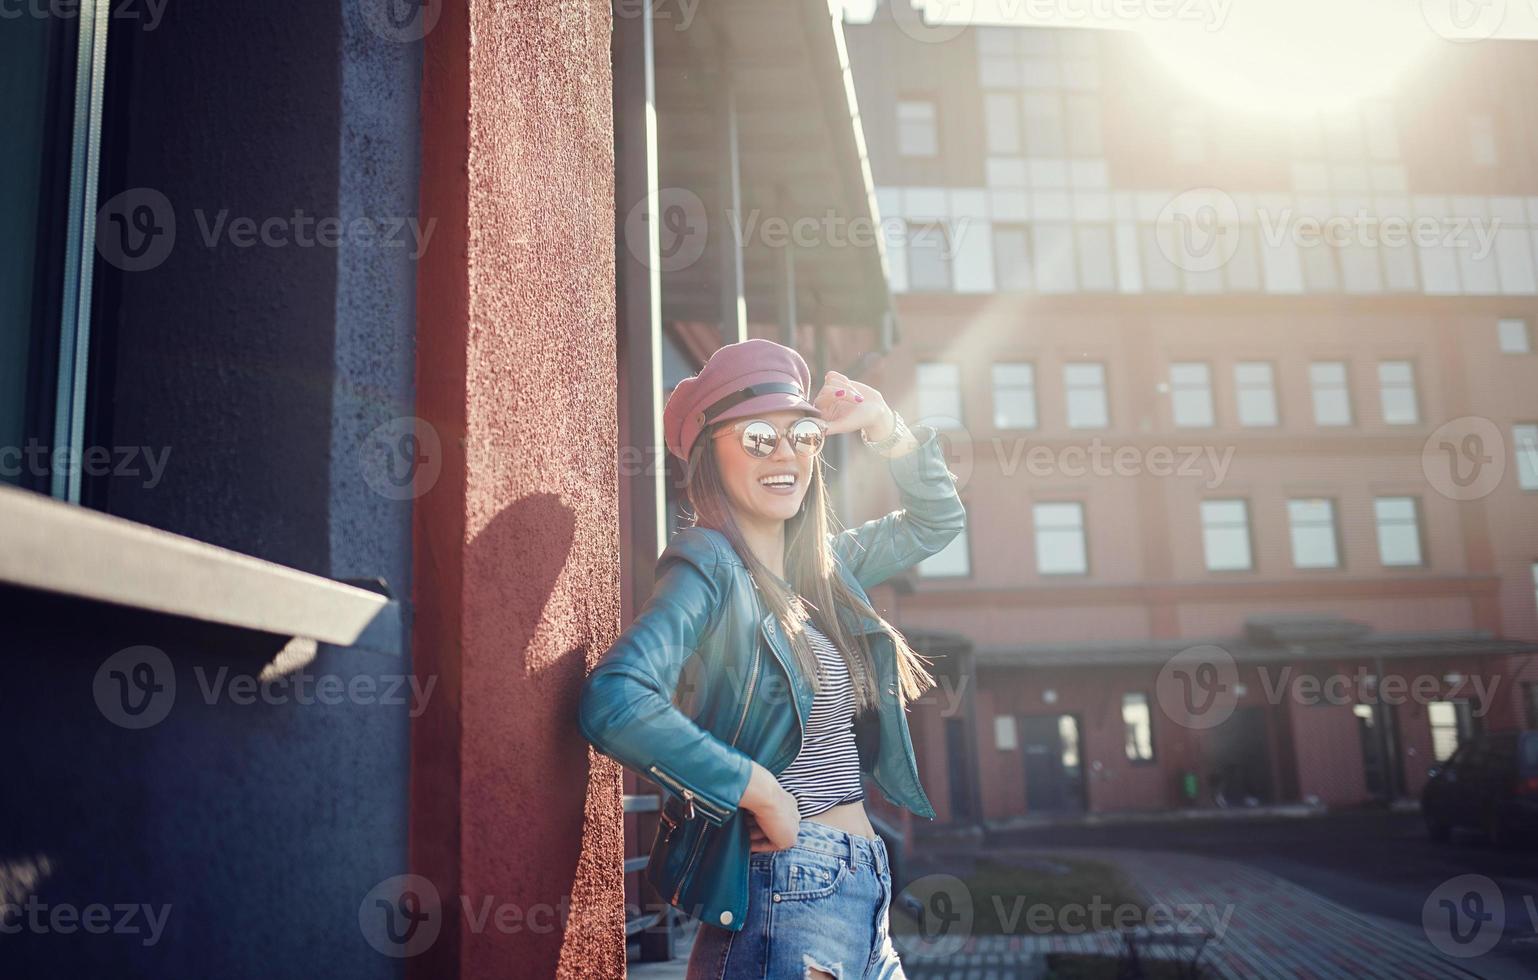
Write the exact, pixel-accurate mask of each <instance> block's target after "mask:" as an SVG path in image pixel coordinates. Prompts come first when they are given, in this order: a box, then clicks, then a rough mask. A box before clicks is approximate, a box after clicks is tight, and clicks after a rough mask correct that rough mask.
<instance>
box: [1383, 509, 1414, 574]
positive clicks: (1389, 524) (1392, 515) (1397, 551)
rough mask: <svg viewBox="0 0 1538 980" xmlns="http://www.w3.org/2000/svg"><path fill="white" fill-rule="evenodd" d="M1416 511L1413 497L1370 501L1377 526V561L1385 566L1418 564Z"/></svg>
mask: <svg viewBox="0 0 1538 980" xmlns="http://www.w3.org/2000/svg"><path fill="white" fill-rule="evenodd" d="M1418 511H1419V508H1418V507H1417V506H1416V501H1415V498H1414V497H1379V498H1378V499H1376V500H1374V501H1373V516H1374V519H1375V520H1376V521H1377V525H1378V560H1379V561H1381V562H1382V563H1383V564H1384V565H1385V566H1388V567H1394V566H1397V565H1419V564H1420V563H1421V529H1420V517H1419V513H1418Z"/></svg>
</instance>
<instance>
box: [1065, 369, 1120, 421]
mask: <svg viewBox="0 0 1538 980" xmlns="http://www.w3.org/2000/svg"><path fill="white" fill-rule="evenodd" d="M1063 387H1064V388H1065V389H1066V390H1067V393H1068V427H1069V428H1070V429H1104V428H1105V427H1106V426H1108V425H1110V424H1111V412H1110V409H1109V407H1108V406H1107V404H1106V391H1105V365H1104V364H1100V363H1098V362H1093V361H1091V362H1087V363H1079V364H1067V365H1064V367H1063Z"/></svg>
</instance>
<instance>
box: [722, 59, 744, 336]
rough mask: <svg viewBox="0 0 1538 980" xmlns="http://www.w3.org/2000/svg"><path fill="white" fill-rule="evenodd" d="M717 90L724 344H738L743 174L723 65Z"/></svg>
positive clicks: (729, 81)
mask: <svg viewBox="0 0 1538 980" xmlns="http://www.w3.org/2000/svg"><path fill="white" fill-rule="evenodd" d="M717 86H718V88H719V90H720V99H719V101H718V102H717V104H716V109H717V113H716V114H717V126H716V136H717V138H718V141H719V142H718V144H717V147H718V150H719V175H720V179H721V211H722V214H721V222H722V224H721V229H722V234H721V235H718V236H717V237H716V240H717V241H718V242H720V248H721V343H722V345H723V346H724V345H726V344H735V343H738V342H739V341H743V340H747V339H748V304H747V300H746V298H745V297H744V295H743V285H742V242H741V240H740V237H741V234H742V170H741V166H740V160H739V157H738V150H739V147H738V144H737V99H736V95H735V94H734V93H733V91H732V78H731V72H730V70H729V69H728V68H727V66H726V65H725V64H724V63H723V64H722V66H721V70H720V73H719V76H718V78H717Z"/></svg>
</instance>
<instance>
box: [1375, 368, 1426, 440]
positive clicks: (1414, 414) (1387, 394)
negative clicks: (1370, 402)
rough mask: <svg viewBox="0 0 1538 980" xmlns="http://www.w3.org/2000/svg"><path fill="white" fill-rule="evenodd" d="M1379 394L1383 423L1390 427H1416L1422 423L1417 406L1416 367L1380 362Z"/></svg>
mask: <svg viewBox="0 0 1538 980" xmlns="http://www.w3.org/2000/svg"><path fill="white" fill-rule="evenodd" d="M1378 392H1379V397H1380V398H1381V399H1382V404H1383V421H1385V422H1387V423H1388V424H1389V425H1414V424H1415V423H1416V422H1419V421H1420V412H1419V411H1418V410H1417V409H1416V406H1415V366H1414V365H1413V364H1411V363H1410V362H1409V361H1380V362H1378Z"/></svg>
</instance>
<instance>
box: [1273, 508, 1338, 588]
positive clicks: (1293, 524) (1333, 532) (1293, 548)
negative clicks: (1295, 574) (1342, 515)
mask: <svg viewBox="0 0 1538 980" xmlns="http://www.w3.org/2000/svg"><path fill="white" fill-rule="evenodd" d="M1321 503H1322V504H1324V505H1325V514H1326V516H1327V518H1328V524H1327V526H1328V528H1329V532H1330V534H1329V539H1330V550H1331V557H1332V559H1333V561H1331V563H1330V564H1328V565H1324V564H1307V565H1305V564H1302V563H1300V562H1299V561H1298V532H1299V530H1300V529H1301V530H1304V531H1307V530H1314V529H1318V528H1319V527H1320V526H1322V525H1321V524H1320V522H1318V521H1310V522H1307V523H1305V524H1304V525H1302V527H1301V528H1300V525H1299V522H1298V518H1297V515H1296V514H1295V513H1294V510H1293V507H1294V505H1310V504H1321ZM1286 504H1287V545H1288V549H1289V553H1290V555H1291V557H1292V567H1293V568H1294V569H1296V570H1298V571H1305V572H1312V571H1335V570H1337V569H1341V568H1344V567H1345V564H1346V562H1345V556H1344V554H1343V549H1342V547H1341V538H1340V520H1339V518H1338V514H1339V511H1340V508H1339V507H1338V506H1337V505H1336V501H1335V498H1333V497H1288V498H1287V501H1286Z"/></svg>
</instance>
